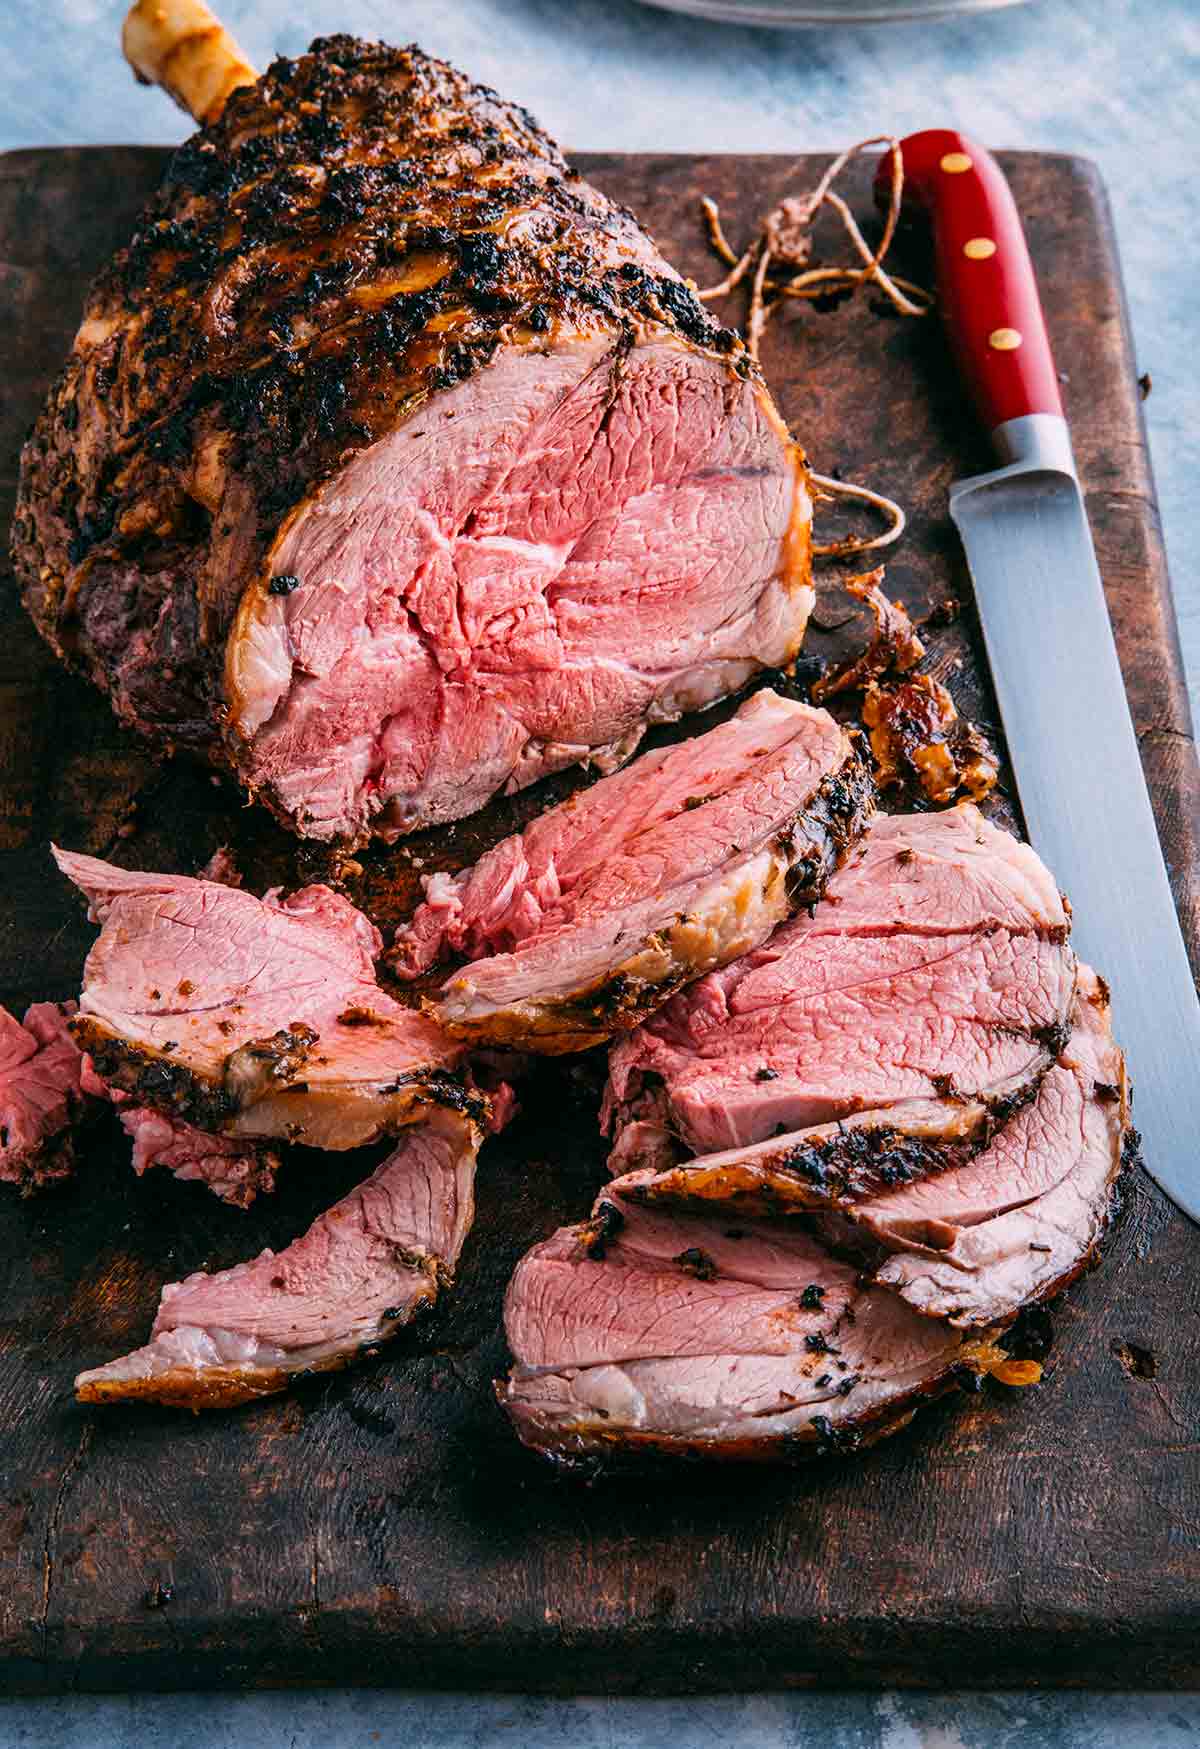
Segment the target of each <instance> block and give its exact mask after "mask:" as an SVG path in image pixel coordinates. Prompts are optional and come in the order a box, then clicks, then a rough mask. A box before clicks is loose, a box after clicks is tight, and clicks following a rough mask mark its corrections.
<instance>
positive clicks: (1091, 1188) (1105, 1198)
mask: <svg viewBox="0 0 1200 1749" xmlns="http://www.w3.org/2000/svg"><path fill="white" fill-rule="evenodd" d="M1128 1121H1129V1103H1128V1090H1127V1085H1126V1079H1125V1063H1124V1058H1123V1057H1122V1055H1121V1052H1120V1051H1119V1050H1118V1048H1117V1046H1116V1044H1115V1043H1114V1041H1113V1036H1112V1031H1111V1028H1110V1024H1109V1002H1108V991H1107V989H1106V987H1105V985H1104V982H1103V980H1102V979H1098V978H1097V977H1096V975H1095V973H1094V972H1093V971H1092V970H1091V968H1090V967H1088V966H1080V968H1079V993H1078V997H1077V1000H1076V1004H1075V1015H1074V1026H1073V1029H1072V1032H1071V1036H1070V1038H1069V1039H1068V1041H1067V1044H1066V1047H1065V1049H1064V1051H1063V1053H1062V1055H1061V1056H1060V1058H1059V1060H1058V1062H1057V1063H1056V1064H1055V1066H1054V1067H1053V1068H1052V1069H1051V1070H1050V1072H1049V1073H1048V1074H1047V1075H1046V1077H1045V1079H1044V1080H1043V1081H1042V1083H1041V1086H1040V1087H1039V1089H1038V1093H1037V1097H1036V1099H1034V1100H1033V1101H1032V1103H1031V1104H1029V1105H1027V1106H1025V1107H1024V1108H1023V1109H1022V1110H1020V1111H1018V1112H1017V1113H1016V1114H1015V1115H1014V1116H1013V1117H1012V1118H1011V1119H1010V1120H1009V1122H1008V1123H1007V1124H1006V1125H1005V1126H1004V1128H1003V1129H1002V1130H1001V1131H1000V1132H999V1134H998V1135H997V1136H996V1137H995V1139H994V1140H993V1141H992V1142H991V1143H990V1145H989V1146H988V1147H987V1148H985V1149H984V1150H983V1152H982V1153H980V1154H979V1155H978V1156H977V1158H976V1159H975V1160H974V1161H972V1162H971V1163H970V1164H967V1165H964V1166H962V1167H960V1168H959V1169H958V1170H957V1171H953V1172H949V1173H946V1174H945V1175H944V1176H939V1177H935V1178H930V1179H921V1180H917V1181H916V1182H914V1183H910V1184H907V1185H903V1186H899V1187H897V1188H895V1189H893V1190H890V1191H888V1192H886V1193H885V1194H883V1195H881V1196H876V1197H874V1198H872V1199H871V1200H870V1201H868V1202H866V1203H864V1204H863V1205H862V1206H861V1207H860V1208H859V1209H857V1210H856V1211H855V1218H856V1220H857V1221H858V1222H859V1223H860V1224H861V1225H862V1226H864V1227H866V1229H867V1230H868V1231H869V1232H870V1234H871V1235H872V1236H873V1237H874V1238H875V1239H876V1240H878V1241H879V1243H880V1244H882V1245H883V1246H885V1247H886V1248H887V1249H888V1250H889V1251H890V1252H892V1253H893V1255H892V1256H890V1257H889V1258H888V1259H887V1261H886V1262H885V1263H884V1264H883V1265H882V1266H881V1267H880V1268H879V1270H878V1271H877V1277H876V1278H877V1280H879V1281H881V1282H885V1283H886V1284H887V1285H888V1286H889V1287H893V1288H895V1289H896V1291H897V1292H898V1293H900V1294H901V1295H902V1296H903V1297H904V1299H906V1300H907V1301H908V1303H909V1305H911V1306H913V1307H914V1308H915V1309H916V1310H917V1311H919V1312H925V1313H927V1314H929V1315H930V1316H932V1317H940V1318H947V1319H948V1320H949V1321H950V1323H951V1324H955V1325H960V1326H962V1327H964V1328H975V1327H977V1326H980V1325H984V1324H995V1323H996V1322H998V1321H1001V1320H1004V1319H1007V1318H1009V1317H1011V1316H1012V1315H1013V1313H1014V1312H1016V1311H1017V1310H1018V1309H1019V1308H1020V1307H1022V1306H1025V1305H1028V1304H1029V1303H1030V1302H1032V1301H1034V1300H1039V1299H1047V1298H1049V1297H1050V1296H1051V1295H1052V1294H1054V1293H1057V1292H1058V1290H1059V1289H1060V1288H1061V1287H1062V1286H1064V1285H1065V1283H1066V1282H1067V1281H1068V1280H1070V1279H1071V1278H1072V1277H1073V1276H1075V1275H1077V1274H1078V1273H1079V1271H1080V1270H1081V1269H1082V1268H1083V1267H1084V1265H1085V1264H1086V1263H1087V1261H1088V1259H1089V1258H1090V1257H1091V1256H1092V1255H1093V1253H1094V1252H1095V1249H1096V1246H1097V1244H1098V1242H1099V1240H1100V1239H1101V1237H1102V1235H1103V1233H1104V1230H1105V1227H1106V1226H1107V1224H1108V1220H1109V1216H1110V1214H1111V1212H1112V1206H1113V1187H1114V1185H1115V1184H1116V1181H1117V1177H1118V1175H1119V1173H1120V1171H1121V1162H1122V1152H1123V1145H1124V1142H1125V1138H1126V1135H1127V1131H1128Z"/></svg>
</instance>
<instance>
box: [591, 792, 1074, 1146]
mask: <svg viewBox="0 0 1200 1749" xmlns="http://www.w3.org/2000/svg"><path fill="white" fill-rule="evenodd" d="M1068 930H1069V919H1068V912H1067V909H1066V907H1065V904H1064V902H1063V899H1062V897H1061V895H1060V894H1059V892H1058V890H1057V888H1056V887H1055V884H1054V881H1053V879H1052V878H1051V876H1050V874H1049V873H1048V871H1047V870H1046V868H1045V867H1044V866H1043V864H1042V863H1041V862H1040V861H1039V859H1038V858H1037V856H1036V855H1035V853H1034V852H1033V851H1032V850H1031V849H1030V847H1029V846H1028V845H1026V844H1021V843H1019V842H1018V841H1017V840H1016V839H1015V838H1012V837H1010V836H1009V835H1008V834H1007V833H1005V832H1002V831H1000V830H999V829H998V828H997V827H995V826H993V825H991V824H990V823H989V822H987V821H986V820H984V818H983V817H982V815H981V814H980V813H979V812H978V810H977V809H976V808H974V807H972V806H971V805H969V804H967V805H963V806H961V807H958V808H955V809H952V810H950V811H948V812H946V813H942V814H919V815H913V816H902V815H901V816H897V815H893V816H890V817H888V816H877V817H876V819H875V821H874V823H873V825H872V826H871V828H870V830H869V831H868V833H867V835H866V837H865V839H864V840H863V843H862V845H861V846H860V847H859V849H858V850H857V851H855V852H854V853H853V854H852V855H851V857H850V858H849V860H848V861H847V863H846V865H845V867H844V868H842V869H841V870H840V871H839V872H838V873H837V874H836V875H835V876H834V877H833V879H832V880H831V881H830V883H829V887H828V891H827V894H826V897H825V899H824V900H823V901H822V902H821V903H820V904H818V905H817V906H816V907H815V909H814V911H813V913H812V915H811V916H802V917H797V918H794V919H793V920H792V921H790V922H788V923H785V924H783V925H782V927H781V928H779V929H777V930H776V932H775V934H774V935H773V936H772V937H771V939H770V941H768V942H767V943H766V944H765V946H763V947H761V948H758V949H757V950H756V951H754V952H753V953H750V954H747V955H746V956H745V957H744V958H743V959H740V960H738V961H736V962H735V963H734V964H733V965H731V966H727V967H725V968H724V970H722V971H719V972H714V973H712V974H710V975H709V976H708V977H706V978H703V979H702V980H701V981H700V982H699V983H697V984H694V985H692V986H691V988H690V989H688V990H686V991H681V992H680V993H679V994H678V995H676V996H675V997H673V998H672V1000H671V1001H670V1002H669V1003H668V1004H667V1005H666V1007H664V1008H663V1009H661V1010H660V1011H659V1013H658V1014H657V1015H655V1016H654V1017H653V1018H652V1019H651V1020H650V1021H648V1022H647V1023H646V1024H645V1025H643V1026H642V1027H640V1028H639V1029H638V1030H637V1031H636V1032H635V1033H633V1034H631V1035H630V1037H629V1038H628V1039H626V1040H623V1041H622V1042H621V1043H620V1044H619V1045H617V1046H616V1048H615V1049H614V1050H613V1053H612V1058H611V1072H610V1081H609V1088H608V1091H607V1094H606V1099H605V1112H604V1120H605V1122H606V1124H607V1125H608V1126H609V1127H610V1129H611V1130H612V1131H613V1132H614V1133H615V1135H616V1137H617V1147H616V1149H615V1151H614V1161H613V1165H614V1169H618V1170H621V1171H625V1170H628V1169H629V1168H630V1167H631V1166H636V1165H640V1164H643V1163H654V1164H659V1165H661V1164H662V1163H663V1161H664V1159H665V1158H666V1157H668V1156H669V1153H670V1151H671V1146H672V1144H673V1143H674V1142H675V1141H676V1140H678V1141H679V1142H680V1143H682V1144H683V1147H684V1150H685V1151H687V1152H694V1153H701V1154H704V1153H711V1152H714V1151H717V1150H720V1149H725V1148H731V1147H743V1146H745V1145H747V1144H749V1143H752V1142H758V1141H764V1140H767V1139H769V1138H770V1137H771V1136H773V1135H776V1134H779V1133H785V1132H788V1131H792V1130H799V1129H804V1128H807V1127H809V1126H811V1125H814V1124H821V1123H828V1122H831V1121H834V1120H837V1119H839V1118H845V1117H847V1116H849V1115H850V1114H851V1113H854V1112H860V1111H870V1112H883V1111H887V1110H888V1108H890V1107H892V1106H895V1105H898V1104H907V1103H908V1102H910V1101H913V1100H918V1101H923V1102H925V1101H929V1100H931V1099H932V1100H940V1101H942V1102H947V1101H949V1102H950V1103H951V1104H953V1105H959V1104H961V1103H962V1102H964V1101H965V1102H968V1103H970V1102H977V1103H981V1104H985V1105H996V1104H999V1105H1001V1106H1002V1107H1003V1106H1006V1105H1007V1104H1008V1103H1010V1102H1011V1101H1012V1100H1013V1099H1015V1098H1019V1097H1020V1096H1022V1095H1023V1094H1024V1093H1026V1092H1028V1091H1029V1089H1030V1088H1032V1087H1033V1086H1035V1085H1036V1083H1037V1081H1038V1080H1039V1079H1040V1077H1041V1076H1042V1075H1043V1074H1044V1073H1045V1072H1046V1070H1047V1069H1048V1068H1049V1067H1050V1065H1051V1064H1052V1063H1053V1062H1054V1061H1055V1059H1056V1058H1057V1056H1058V1054H1059V1051H1060V1050H1061V1048H1062V1045H1063V1042H1064V1039H1065V1037H1066V1034H1067V1031H1068V1030H1069V1026H1068V1023H1069V1020H1070V1014H1071V1004H1072V999H1073V996H1074V990H1075V960H1074V956H1073V954H1072V953H1071V950H1070V948H1069V946H1068V945H1067V934H1068Z"/></svg>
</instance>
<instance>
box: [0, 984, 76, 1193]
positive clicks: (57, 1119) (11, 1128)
mask: <svg viewBox="0 0 1200 1749" xmlns="http://www.w3.org/2000/svg"><path fill="white" fill-rule="evenodd" d="M74 1012H75V1004H74V1003H73V1002H35V1003H33V1004H32V1006H31V1007H30V1008H28V1009H27V1010H26V1013H25V1019H24V1021H23V1022H22V1021H19V1020H17V1019H15V1018H14V1016H13V1015H11V1014H10V1013H9V1012H8V1010H7V1009H5V1008H0V1184H16V1185H19V1186H20V1188H21V1190H23V1191H33V1190H39V1189H41V1187H42V1186H43V1185H46V1184H49V1183H51V1182H52V1181H53V1180H54V1179H58V1178H66V1177H68V1176H69V1175H70V1172H71V1170H72V1166H73V1164H74V1158H75V1154H74V1141H73V1137H72V1134H71V1130H72V1126H73V1124H74V1123H75V1122H76V1120H77V1119H78V1118H79V1117H80V1116H81V1115H82V1114H83V1112H84V1111H85V1110H86V1109H87V1106H88V1104H89V1101H88V1099H87V1096H86V1094H85V1093H84V1092H83V1090H82V1089H81V1087H80V1070H81V1058H80V1053H79V1046H78V1045H77V1044H76V1043H75V1040H74V1039H73V1038H72V1037H71V1034H70V1031H69V1030H68V1026H69V1022H70V1019H71V1016H72V1015H73V1014H74Z"/></svg>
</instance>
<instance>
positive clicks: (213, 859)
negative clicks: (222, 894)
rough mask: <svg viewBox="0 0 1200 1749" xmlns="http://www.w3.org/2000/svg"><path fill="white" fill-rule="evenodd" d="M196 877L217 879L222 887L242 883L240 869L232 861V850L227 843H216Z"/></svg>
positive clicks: (210, 879)
mask: <svg viewBox="0 0 1200 1749" xmlns="http://www.w3.org/2000/svg"><path fill="white" fill-rule="evenodd" d="M197 878H198V879H200V880H202V881H219V882H220V884H221V885H222V886H223V887H240V886H241V885H242V884H243V883H242V871H241V869H239V867H238V865H237V863H236V862H235V861H234V857H233V852H232V851H231V850H230V848H229V846H228V845H227V844H221V845H218V847H217V849H216V850H214V851H213V853H212V855H211V856H210V857H209V859H208V861H207V862H206V863H205V865H204V867H203V868H202V869H201V870H200V873H199V876H198V877H197Z"/></svg>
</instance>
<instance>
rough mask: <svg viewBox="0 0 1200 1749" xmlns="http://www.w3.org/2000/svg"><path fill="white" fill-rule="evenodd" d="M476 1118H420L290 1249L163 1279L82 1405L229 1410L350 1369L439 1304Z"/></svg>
mask: <svg viewBox="0 0 1200 1749" xmlns="http://www.w3.org/2000/svg"><path fill="white" fill-rule="evenodd" d="M478 1144H479V1132H478V1131H477V1130H476V1129H475V1127H474V1125H473V1124H471V1123H469V1122H464V1121H462V1120H460V1119H458V1118H455V1117H453V1116H452V1115H451V1114H449V1113H443V1114H440V1115H439V1116H437V1117H435V1118H434V1119H433V1120H431V1121H430V1122H429V1123H427V1124H416V1125H412V1126H410V1127H409V1128H408V1129H407V1130H406V1131H405V1133H404V1135H403V1136H402V1137H401V1139H400V1141H399V1142H398V1143H397V1145H396V1147H395V1148H394V1150H393V1151H392V1153H391V1154H389V1155H388V1157H387V1159H386V1160H385V1161H384V1162H383V1164H382V1165H380V1166H378V1167H377V1168H376V1170H375V1171H374V1172H373V1173H372V1174H371V1176H370V1177H369V1178H368V1179H367V1180H366V1181H365V1183H363V1184H361V1185H359V1186H358V1188H357V1189H356V1190H353V1191H351V1192H350V1194H349V1195H348V1196H345V1197H343V1198H342V1200H341V1201H340V1202H339V1203H337V1204H335V1205H334V1207H333V1208H331V1209H329V1210H328V1211H327V1213H325V1214H323V1215H321V1216H319V1217H318V1219H317V1220H315V1221H314V1222H313V1224H312V1226H311V1227H310V1228H309V1229H308V1231H307V1232H306V1233H305V1234H304V1235H303V1237H302V1238H299V1239H297V1240H296V1241H295V1242H294V1243H293V1244H291V1245H289V1246H288V1247H287V1248H286V1250H284V1251H281V1252H279V1253H278V1254H276V1253H275V1252H273V1251H269V1250H268V1251H263V1252H260V1254H259V1255H258V1256H257V1257H256V1258H254V1259H253V1261H252V1262H249V1263H239V1264H236V1265H235V1266H234V1267H233V1268H232V1269H226V1270H222V1271H221V1272H220V1273H219V1274H216V1275H206V1274H202V1273H201V1274H196V1275H189V1276H188V1277H187V1278H186V1279H185V1280H183V1281H180V1282H172V1283H170V1284H168V1286H166V1287H165V1288H164V1289H163V1292H162V1298H161V1300H160V1302H159V1308H158V1315H157V1316H156V1318H155V1320H154V1328H153V1330H152V1332H151V1337H150V1341H149V1342H148V1343H147V1345H146V1346H145V1347H144V1348H138V1349H135V1350H134V1351H133V1353H131V1354H126V1355H123V1356H122V1357H121V1359H119V1360H113V1361H110V1362H108V1364H107V1365H105V1366H100V1367H96V1368H93V1369H91V1370H90V1371H87V1372H83V1373H81V1374H80V1375H79V1377H78V1378H77V1379H76V1381H75V1389H76V1394H77V1396H78V1397H79V1399H80V1400H81V1401H82V1402H85V1403H101V1402H114V1401H120V1400H122V1399H130V1398H140V1399H144V1400H145V1401H148V1402H155V1403H167V1404H177V1405H179V1406H180V1407H184V1408H190V1409H215V1408H226V1407H229V1406H231V1405H233V1404H236V1403H244V1402H248V1401H249V1400H250V1399H252V1398H255V1397H264V1396H270V1395H271V1394H273V1393H274V1392H276V1391H281V1390H284V1389H286V1387H287V1385H288V1382H289V1381H290V1380H291V1379H292V1378H294V1377H295V1376H296V1374H297V1373H302V1372H327V1371H331V1370H333V1369H335V1368H338V1367H342V1366H345V1365H346V1364H347V1363H348V1362H349V1361H351V1360H353V1359H354V1358H355V1357H356V1356H357V1355H358V1354H360V1353H361V1352H362V1351H363V1350H364V1349H371V1348H374V1347H375V1346H377V1345H378V1344H379V1343H381V1342H385V1341H386V1340H387V1339H388V1337H389V1336H392V1335H394V1334H395V1332H396V1331H397V1330H400V1329H402V1328H403V1327H404V1326H405V1325H406V1324H408V1323H409V1322H411V1320H412V1319H413V1317H415V1316H416V1314H417V1313H418V1312H419V1311H420V1310H421V1309H422V1308H423V1307H426V1306H429V1305H432V1303H433V1301H434V1300H435V1299H436V1297H437V1293H438V1289H439V1286H441V1285H445V1284H446V1283H447V1282H448V1281H449V1280H450V1278H451V1276H452V1273H453V1270H454V1267H455V1265H456V1263H457V1262H458V1255H459V1252H460V1251H461V1249H462V1244H463V1240H464V1239H465V1238H466V1236H467V1233H468V1232H469V1231H470V1227H471V1220H472V1217H473V1213H474V1182H475V1156H476V1151H477V1149H478Z"/></svg>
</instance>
